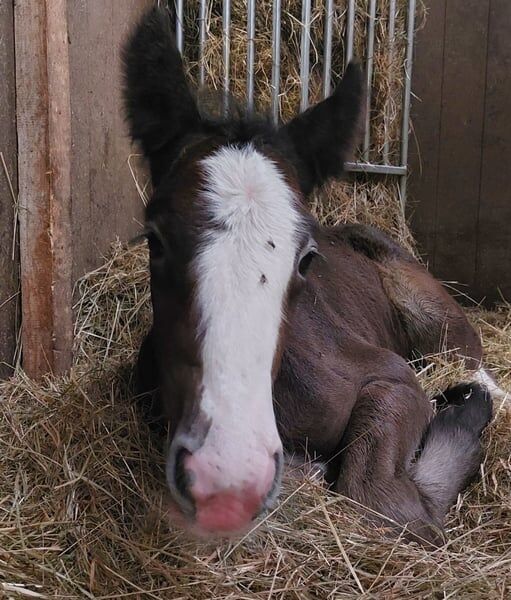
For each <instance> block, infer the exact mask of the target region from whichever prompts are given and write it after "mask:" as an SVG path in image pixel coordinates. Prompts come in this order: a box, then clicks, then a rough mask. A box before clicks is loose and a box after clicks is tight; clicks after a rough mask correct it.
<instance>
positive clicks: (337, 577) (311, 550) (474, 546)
mask: <svg viewBox="0 0 511 600" xmlns="http://www.w3.org/2000/svg"><path fill="white" fill-rule="evenodd" d="M185 4H186V10H187V19H190V18H193V14H194V11H195V10H196V3H192V2H190V3H185ZM243 4H244V3H242V2H239V1H238V0H235V1H234V2H233V19H234V26H233V69H234V72H233V76H234V81H235V91H237V92H240V91H241V92H243V91H244V84H243V83H242V82H243V78H244V73H243V68H244V67H243V63H244V54H242V53H241V51H240V50H236V44H235V38H236V36H238V38H239V40H242V41H243V46H239V47H243V49H244V43H245V42H244V37H243V31H244V26H245V25H244V17H243V14H244V13H243ZM316 4H317V3H314V6H316ZM318 4H319V3H318ZM366 4H367V3H366V2H359V3H358V5H359V7H360V10H359V14H358V16H357V32H358V33H357V36H356V40H355V41H356V47H357V49H358V50H357V54H358V55H359V56H363V53H364V47H363V43H362V34H361V31H362V30H361V27H362V25H361V24H363V12H364V7H365V6H366ZM403 4H404V3H403V2H402V1H401V0H398V5H399V6H400V10H401V12H400V17H399V19H398V32H399V31H400V32H402V31H403V23H404V20H403V18H402V7H403ZM283 5H284V7H285V10H286V12H285V17H284V26H283V27H284V30H285V37H283V40H284V42H285V43H284V47H283V59H282V60H283V64H282V72H283V80H284V84H283V85H282V92H283V95H282V97H281V112H282V114H283V116H284V117H286V116H288V115H289V114H291V113H294V112H295V110H296V108H297V104H298V86H297V82H298V77H297V60H296V57H297V56H298V47H299V36H298V27H297V25H298V24H297V18H298V19H299V16H300V15H299V9H298V6H299V2H298V1H296V0H293V1H288V2H283ZM343 5H344V4H343ZM387 5H388V2H387V0H384V1H383V2H379V6H383V7H386V6H387ZM219 6H220V3H219V2H213V3H212V4H211V7H212V8H211V11H210V15H209V19H210V37H209V38H208V39H209V41H208V57H209V58H208V71H209V73H210V75H211V78H210V83H211V81H213V83H214V82H215V81H216V82H217V84H218V75H215V73H218V69H217V66H218V65H217V61H218V52H219V45H218V40H219V38H218V31H219V23H220V21H219V15H220V14H221V13H220V12H219V10H220V8H219ZM258 6H261V7H263V9H260V10H259V13H258V42H257V47H258V55H257V56H258V59H257V69H256V70H257V74H258V79H257V81H258V84H257V85H258V87H257V90H258V96H259V103H260V104H261V105H262V106H263V108H264V106H266V105H267V103H268V97H267V96H268V91H267V87H266V83H265V82H266V81H267V80H268V77H269V73H270V66H269V65H270V63H269V57H268V54H267V52H266V53H265V52H264V46H265V44H267V43H268V34H267V33H264V32H265V30H267V31H269V30H270V27H269V25H270V19H271V17H270V15H271V13H270V12H269V10H264V7H265V8H266V9H268V8H269V6H270V2H269V0H260V1H259V2H258ZM314 10H315V17H314V19H315V20H314V31H315V32H316V33H315V34H314V35H315V36H316V37H315V40H316V42H315V43H313V45H312V46H313V49H314V50H313V51H314V53H315V54H314V60H313V63H314V64H315V66H314V70H313V76H312V88H313V92H312V96H314V95H317V94H318V93H319V77H320V75H319V74H320V73H321V48H320V44H319V43H318V42H317V40H318V36H319V35H320V33H319V32H321V31H322V23H321V17H320V15H319V13H318V12H317V11H318V9H317V8H315V9H314ZM343 11H344V9H343V8H341V9H339V13H340V16H339V20H338V21H337V24H336V29H335V34H334V57H337V58H336V59H335V60H338V62H335V60H334V71H335V73H340V72H341V71H342V68H343V65H342V60H341V58H342V56H343V52H342V48H341V47H340V45H342V42H341V39H342V36H343V28H344V13H343ZM236 23H238V24H237V25H236ZM215 32H216V33H215ZM377 35H378V36H379V37H378V40H380V41H378V43H377V56H376V62H377V65H379V66H378V68H377V73H376V75H375V90H376V91H375V94H374V101H373V106H374V111H373V115H372V126H373V133H374V135H373V140H375V142H374V144H375V145H374V146H373V148H372V149H371V152H372V153H376V154H378V152H380V148H379V146H381V143H382V141H381V135H380V134H379V133H378V132H381V130H382V129H381V128H382V127H383V126H385V127H388V128H390V130H391V131H393V132H394V133H395V136H394V140H397V139H398V137H397V135H398V127H397V125H396V123H397V122H398V121H399V114H398V113H399V109H398V107H399V102H398V101H397V98H399V94H400V86H401V85H402V82H400V81H399V79H398V78H397V76H396V77H390V79H389V77H388V76H383V75H381V74H382V73H384V72H388V71H386V70H385V68H384V66H382V65H385V60H386V57H385V53H384V52H383V50H381V52H380V50H378V48H382V49H383V48H384V45H385V44H384V42H382V41H381V40H384V36H385V26H384V24H383V23H381V24H379V25H378V28H377ZM399 36H401V37H399ZM192 37H193V36H192ZM398 37H399V39H402V35H401V34H399V35H398ZM236 39H237V38H236ZM192 47H193V39H190V38H187V50H188V56H189V68H190V72H191V73H192V74H193V72H194V70H196V65H195V64H194V62H193V60H194V59H193V52H190V49H191V48H192ZM192 49H193V48H192ZM336 49H337V50H336ZM243 52H244V50H243ZM378 52H380V54H378ZM316 53H317V54H316ZM402 56H403V54H402V46H401V49H399V48H398V50H397V51H396V59H395V60H396V61H399V60H402ZM215 65H216V66H215ZM378 73H380V74H378ZM215 77H216V79H215ZM240 82H241V83H240ZM236 86H238V89H236ZM390 88H391V89H390ZM389 90H390V91H389ZM389 94H390V100H389V105H388V106H390V109H389V108H387V109H385V108H382V107H383V106H384V105H385V102H386V100H385V98H389ZM392 98H394V100H392ZM385 111H387V114H388V115H390V117H388V118H387V117H386V118H385V119H384V120H383V121H382V115H383V114H385ZM382 123H383V124H382ZM379 135H380V137H378V136H379ZM393 135H394V134H393ZM396 152H397V142H396V141H394V142H393V143H392V144H391V153H393V154H392V155H393V156H396V154H395V153H396ZM398 206H399V203H398V201H397V186H396V183H395V180H391V179H385V178H374V179H371V180H369V179H366V178H364V177H360V176H357V177H356V178H353V179H351V180H349V181H348V182H346V183H344V184H342V185H339V184H337V185H332V186H330V188H329V189H328V190H327V191H326V192H325V193H324V194H323V195H322V196H318V197H317V198H316V199H315V201H314V207H315V210H316V212H317V213H318V214H319V216H320V217H321V218H322V219H323V220H325V221H328V222H330V223H335V222H340V221H345V220H361V221H363V222H370V223H374V224H377V225H379V226H380V227H382V228H384V229H385V230H387V231H389V232H390V233H391V234H392V235H393V236H394V237H396V238H397V239H399V240H401V242H403V243H404V244H407V245H411V237H410V235H409V232H408V229H407V227H406V224H405V222H404V220H403V218H402V216H401V214H400V211H399V208H398ZM146 264H147V253H146V249H145V247H144V246H136V247H131V248H126V247H123V246H121V245H117V246H116V247H115V248H114V250H113V254H112V256H111V258H110V259H109V260H108V261H107V262H106V263H105V264H104V266H102V267H101V268H100V269H98V270H97V271H95V272H93V273H91V274H89V275H87V276H86V277H85V278H84V279H83V280H82V281H81V282H80V283H79V285H78V288H77V298H78V301H77V305H76V312H77V324H76V364H75V366H74V368H73V369H72V371H71V373H70V374H69V376H67V377H64V378H59V379H56V378H48V379H47V380H46V381H44V382H42V383H40V384H36V383H34V382H33V381H30V380H28V379H27V378H25V377H24V376H23V374H22V373H19V374H18V375H17V376H16V377H14V378H13V379H12V380H10V381H8V382H4V383H2V384H0V597H6V598H11V597H12V598H23V597H24V598H119V597H128V598H130V597H133V598H169V599H173V600H177V599H180V598H183V599H184V598H186V599H187V598H194V599H200V600H206V599H210V598H225V599H227V598H230V599H233V600H238V599H243V598H261V599H270V598H282V599H287V598H304V599H313V598H314V599H321V600H323V599H327V598H352V597H354V596H359V595H364V597H367V598H389V599H390V598H405V597H406V598H425V597H429V596H432V597H435V598H440V597H442V598H447V597H455V598H464V599H465V598H474V599H475V598H477V599H480V598H504V597H506V596H509V594H510V593H511V580H510V578H509V570H510V565H511V446H510V441H509V440H510V431H511V415H510V413H509V412H506V410H505V409H504V408H503V407H497V414H496V418H495V421H494V423H493V424H492V426H491V428H490V429H489V431H488V433H487V435H486V437H485V447H486V457H485V461H484V465H483V468H482V479H481V481H480V482H478V483H476V484H475V485H473V486H472V487H471V488H470V489H469V490H468V491H467V492H466V493H465V494H464V495H463V496H462V497H460V499H459V501H458V504H457V506H456V507H455V508H453V509H452V511H451V513H450V515H449V518H448V523H447V530H448V536H449V541H448V543H447V545H446V546H445V547H444V548H442V549H440V550H437V551H436V552H433V553H432V552H426V551H424V550H422V549H420V548H418V547H416V546H414V545H410V544H406V545H405V544H400V543H399V541H393V540H389V539H385V538H384V537H382V536H381V535H380V533H379V532H378V531H377V530H375V529H374V528H368V527H366V526H364V525H363V524H362V523H361V522H360V519H359V518H358V516H357V513H356V512H355V510H354V507H353V506H351V505H350V502H349V501H348V500H347V499H345V498H342V497H339V496H335V495H331V494H327V493H326V491H325V490H324V489H323V487H322V485H321V483H320V482H319V481H318V480H316V479H315V477H314V475H313V474H312V473H309V474H308V475H306V476H304V475H302V474H300V473H288V475H287V476H286V479H285V482H284V489H283V493H282V496H281V498H282V501H281V503H280V506H279V508H278V510H277V511H276V512H275V513H274V514H272V515H270V516H269V518H268V519H267V520H265V522H264V523H262V524H261V525H260V526H259V527H258V529H257V530H256V531H255V532H254V533H253V534H252V535H251V536H250V537H249V538H247V539H244V540H242V541H241V542H240V543H237V544H230V545H227V544H226V545H224V546H220V547H218V546H216V545H211V544H198V543H196V542H194V541H190V540H189V539H187V538H186V537H185V536H184V535H183V534H181V533H179V532H175V531H173V530H172V529H171V528H170V527H169V524H168V522H167V518H166V513H165V505H166V501H165V493H166V492H165V486H164V473H163V456H162V453H161V451H160V448H159V447H158V446H157V445H156V444H155V442H154V440H153V439H152V438H151V436H150V434H149V432H148V430H147V428H146V427H145V426H144V425H143V424H142V423H141V422H140V419H139V416H138V413H137V410H136V407H135V404H134V402H133V399H132V396H133V392H132V383H131V377H132V366H133V363H134V360H135V356H136V350H137V347H138V345H139V343H140V340H141V338H142V335H143V334H144V332H145V331H146V330H147V327H148V325H149V322H150V318H151V315H150V307H149V289H148V276H147V270H146ZM471 316H472V319H473V322H474V323H475V325H476V326H477V327H478V328H480V329H481V331H482V333H483V336H484V339H485V347H486V351H487V363H488V364H489V365H490V366H491V367H492V369H493V370H494V372H495V373H496V375H497V376H498V377H499V379H500V382H501V383H502V384H503V385H504V386H506V385H507V386H508V387H511V306H502V307H501V308H500V309H499V310H498V311H495V312H491V313H490V312H483V311H480V310H473V311H472V313H471ZM433 364H434V365H436V369H433V368H430V367H427V368H425V369H424V371H423V372H422V374H421V375H420V377H421V379H422V382H423V384H424V386H425V387H426V389H427V390H428V391H429V392H431V393H433V392H436V391H438V390H440V389H442V388H444V387H445V386H446V385H447V384H448V383H450V382H451V381H457V380H459V379H460V378H462V377H463V373H462V368H461V367H460V366H458V365H448V364H447V362H446V360H445V357H444V356H437V357H432V358H431V365H433Z"/></svg>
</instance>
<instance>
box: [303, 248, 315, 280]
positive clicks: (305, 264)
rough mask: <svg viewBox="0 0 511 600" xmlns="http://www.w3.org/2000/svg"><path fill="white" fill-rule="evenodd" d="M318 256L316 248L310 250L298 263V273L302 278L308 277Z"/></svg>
mask: <svg viewBox="0 0 511 600" xmlns="http://www.w3.org/2000/svg"><path fill="white" fill-rule="evenodd" d="M317 255H318V251H317V250H316V248H310V249H309V250H308V251H307V252H306V253H305V254H304V255H303V256H302V257H301V258H300V262H299V263H298V273H299V275H300V276H301V277H305V276H306V275H307V271H308V270H309V267H310V266H311V264H312V261H313V260H314V258H315V257H316V256H317Z"/></svg>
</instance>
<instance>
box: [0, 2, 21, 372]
mask: <svg viewBox="0 0 511 600" xmlns="http://www.w3.org/2000/svg"><path fill="white" fill-rule="evenodd" d="M0 82H1V84H0V152H1V153H2V156H3V158H4V161H5V168H4V165H3V163H2V161H0V377H2V376H5V375H6V374H7V373H8V372H9V368H8V365H11V364H12V361H13V357H14V351H15V347H16V330H17V324H18V306H19V304H18V302H19V295H18V267H19V263H18V257H17V248H14V259H13V231H14V201H13V198H12V193H11V189H10V185H9V179H10V181H11V183H12V186H13V188H14V189H13V191H14V194H15V195H16V194H17V161H16V97H15V83H14V15H13V3H12V0H0ZM6 171H7V173H6Z"/></svg>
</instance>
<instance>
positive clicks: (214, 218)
mask: <svg viewBox="0 0 511 600" xmlns="http://www.w3.org/2000/svg"><path fill="white" fill-rule="evenodd" d="M201 168H202V176H203V177H202V179H203V182H204V184H203V188H202V191H201V192H200V193H201V194H202V197H201V200H202V201H203V202H204V204H205V206H206V211H207V214H208V219H209V222H210V227H207V230H206V232H205V233H204V235H203V238H202V239H201V240H200V241H199V253H198V256H197V257H196V259H195V262H194V268H195V272H196V309H197V314H198V315H199V337H200V347H201V355H202V366H203V381H202V397H201V399H200V404H201V409H202V411H204V412H205V413H206V414H207V415H208V416H209V417H210V418H211V421H212V423H213V426H214V424H215V423H218V424H220V423H221V427H222V429H224V428H225V429H227V430H231V431H232V432H233V435H234V434H235V432H236V431H239V430H240V427H241V428H242V429H246V427H250V428H251V429H252V430H253V429H254V427H257V430H258V432H259V434H258V435H260V432H261V430H263V431H264V430H265V429H264V428H265V427H266V428H267V431H268V434H269V435H271V436H272V437H273V436H274V432H275V423H274V416H273V408H272V398H271V394H272V391H271V387H272V381H271V372H272V363H273V359H274V356H275V352H276V348H277V344H278V338H279V331H280V327H281V324H282V321H283V319H284V318H285V315H284V311H285V301H286V292H287V289H288V286H289V283H290V280H291V278H292V276H293V274H294V268H295V261H296V255H297V251H298V247H299V244H300V239H301V238H303V232H300V226H301V218H300V213H299V211H298V208H297V199H296V198H295V194H294V192H293V190H292V189H291V187H290V186H289V185H288V183H287V182H286V180H285V177H284V176H283V174H282V173H281V172H280V171H279V168H278V167H277V165H276V164H275V163H274V162H273V161H272V160H271V159H269V158H268V157H266V156H264V155H263V154H261V153H260V152H258V151H257V150H256V149H255V148H254V147H253V146H251V145H248V146H246V147H244V148H239V147H229V146H228V147H223V148H221V149H220V150H218V151H216V152H215V153H214V154H213V155H211V156H209V157H207V158H206V159H204V160H203V161H202V163H201ZM261 421H264V426H263V428H261V426H260V425H261ZM243 423H245V424H246V426H244V425H243ZM219 426H220V425H219ZM239 433H240V435H241V436H243V437H244V439H245V440H246V439H247V435H248V436H249V437H250V431H239ZM235 447H236V444H234V447H233V451H235Z"/></svg>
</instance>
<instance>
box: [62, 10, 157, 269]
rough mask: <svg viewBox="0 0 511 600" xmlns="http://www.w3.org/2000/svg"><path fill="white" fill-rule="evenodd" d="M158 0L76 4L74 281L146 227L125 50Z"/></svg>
mask: <svg viewBox="0 0 511 600" xmlns="http://www.w3.org/2000/svg"><path fill="white" fill-rule="evenodd" d="M150 4H152V0H142V1H141V0H109V2H87V1H85V0H75V1H73V2H68V24H69V38H70V63H71V71H70V72H71V109H72V121H71V122H72V146H73V153H72V166H71V173H72V196H73V204H72V222H73V243H74V246H75V261H74V265H73V279H74V280H76V279H77V278H78V277H80V276H81V275H82V274H83V273H85V272H87V271H88V270H90V269H93V268H95V267H96V266H97V265H98V264H99V262H100V261H101V257H102V255H104V254H105V253H106V252H107V251H108V248H109V246H110V244H111V242H112V241H113V240H114V239H115V238H116V237H119V238H120V239H122V240H126V239H129V238H130V237H131V236H133V235H134V233H136V232H137V231H138V230H139V228H140V225H139V222H140V220H141V218H142V212H143V206H142V202H141V200H140V197H139V196H138V194H137V191H136V188H135V184H134V182H133V179H132V177H131V174H130V171H129V168H128V164H127V160H128V157H129V155H130V153H131V152H133V149H132V148H131V145H130V142H129V139H128V137H127V129H126V126H125V123H124V119H123V113H122V100H121V86H122V84H121V62H120V49H121V46H122V43H123V42H124V40H125V38H126V36H127V34H128V32H129V31H130V29H131V28H132V26H133V24H134V22H135V21H136V20H137V19H138V18H139V17H140V15H141V14H142V12H143V11H144V10H145V9H146V8H147V6H149V5H150Z"/></svg>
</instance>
